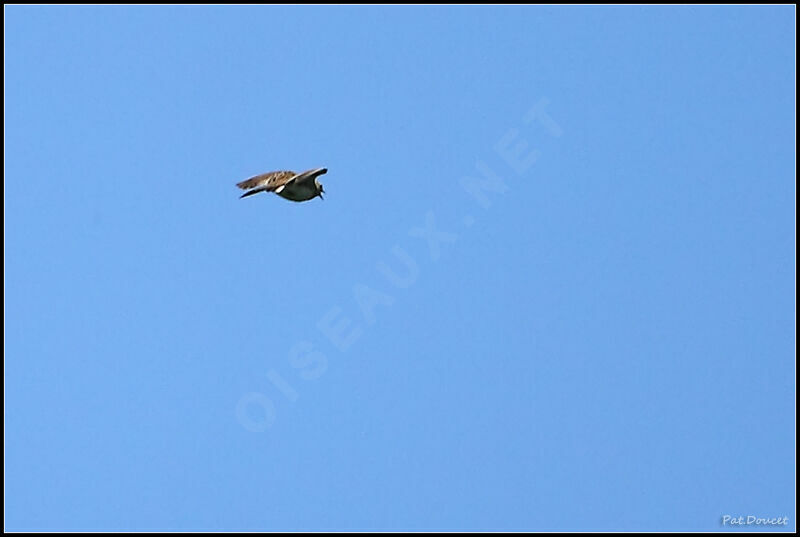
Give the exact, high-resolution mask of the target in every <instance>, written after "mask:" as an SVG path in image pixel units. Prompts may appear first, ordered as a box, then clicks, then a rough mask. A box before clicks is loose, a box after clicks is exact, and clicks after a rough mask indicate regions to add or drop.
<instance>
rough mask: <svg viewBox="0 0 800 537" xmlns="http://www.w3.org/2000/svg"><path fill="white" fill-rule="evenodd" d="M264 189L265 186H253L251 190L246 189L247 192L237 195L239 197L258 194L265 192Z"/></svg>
mask: <svg viewBox="0 0 800 537" xmlns="http://www.w3.org/2000/svg"><path fill="white" fill-rule="evenodd" d="M266 190H267V187H265V186H262V187H260V188H254V189H253V190H248V191H247V192H245V193H244V194H242V195H241V196H239V199H242V198H246V197H247V196H252V195H253V194H258V193H259V192H266Z"/></svg>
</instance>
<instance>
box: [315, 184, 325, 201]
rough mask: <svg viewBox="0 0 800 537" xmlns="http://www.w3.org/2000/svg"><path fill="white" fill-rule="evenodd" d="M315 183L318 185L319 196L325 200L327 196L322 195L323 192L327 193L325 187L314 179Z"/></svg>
mask: <svg viewBox="0 0 800 537" xmlns="http://www.w3.org/2000/svg"><path fill="white" fill-rule="evenodd" d="M314 184H315V185H316V187H317V196H319V199H321V200H324V199H325V198H323V197H322V194H324V193H325V189H324V188H322V183H320V182H319V181H317V180H316V179H314Z"/></svg>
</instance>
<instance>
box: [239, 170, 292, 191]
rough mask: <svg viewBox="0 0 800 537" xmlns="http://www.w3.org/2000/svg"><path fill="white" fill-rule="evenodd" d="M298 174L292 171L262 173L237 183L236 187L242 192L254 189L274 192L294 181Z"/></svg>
mask: <svg viewBox="0 0 800 537" xmlns="http://www.w3.org/2000/svg"><path fill="white" fill-rule="evenodd" d="M296 175H297V174H296V173H295V172H291V171H288V170H287V171H280V172H268V173H262V174H261V175H256V176H255V177H251V178H250V179H247V180H246V181H242V182H241V183H236V186H238V187H239V188H241V189H242V190H250V189H252V188H264V190H267V191H270V192H272V191H273V190H275V189H277V188H278V187H280V186H283V185H285V184H286V183H288V182H289V181H291V180H292V178H293V177H294V176H296Z"/></svg>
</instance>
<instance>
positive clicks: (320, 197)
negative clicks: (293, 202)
mask: <svg viewBox="0 0 800 537" xmlns="http://www.w3.org/2000/svg"><path fill="white" fill-rule="evenodd" d="M319 199H321V200H322V201H325V198H323V197H322V192H320V193H319Z"/></svg>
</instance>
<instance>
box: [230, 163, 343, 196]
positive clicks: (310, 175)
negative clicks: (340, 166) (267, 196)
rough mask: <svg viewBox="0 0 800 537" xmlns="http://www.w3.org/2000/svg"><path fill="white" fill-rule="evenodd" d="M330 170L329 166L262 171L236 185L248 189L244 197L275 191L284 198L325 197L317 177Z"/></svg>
mask: <svg viewBox="0 0 800 537" xmlns="http://www.w3.org/2000/svg"><path fill="white" fill-rule="evenodd" d="M327 172H328V169H327V168H315V169H313V170H308V171H306V172H303V173H295V172H290V171H280V172H269V173H262V174H261V175H256V176H255V177H251V178H250V179H248V180H247V181H242V182H241V183H237V184H236V186H238V187H239V188H241V189H242V190H247V192H245V193H244V194H242V195H241V197H242V198H246V197H247V196H252V195H253V194H258V193H259V192H274V193H276V194H277V195H279V196H280V197H282V198H286V199H287V200H292V201H307V200H311V199H314V198H316V197H317V196H319V197H320V199H325V198H323V197H322V194H323V193H324V192H325V191H324V190H323V189H322V183H320V182H319V181H317V177H319V176H320V175H324V174H325V173H327Z"/></svg>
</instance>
